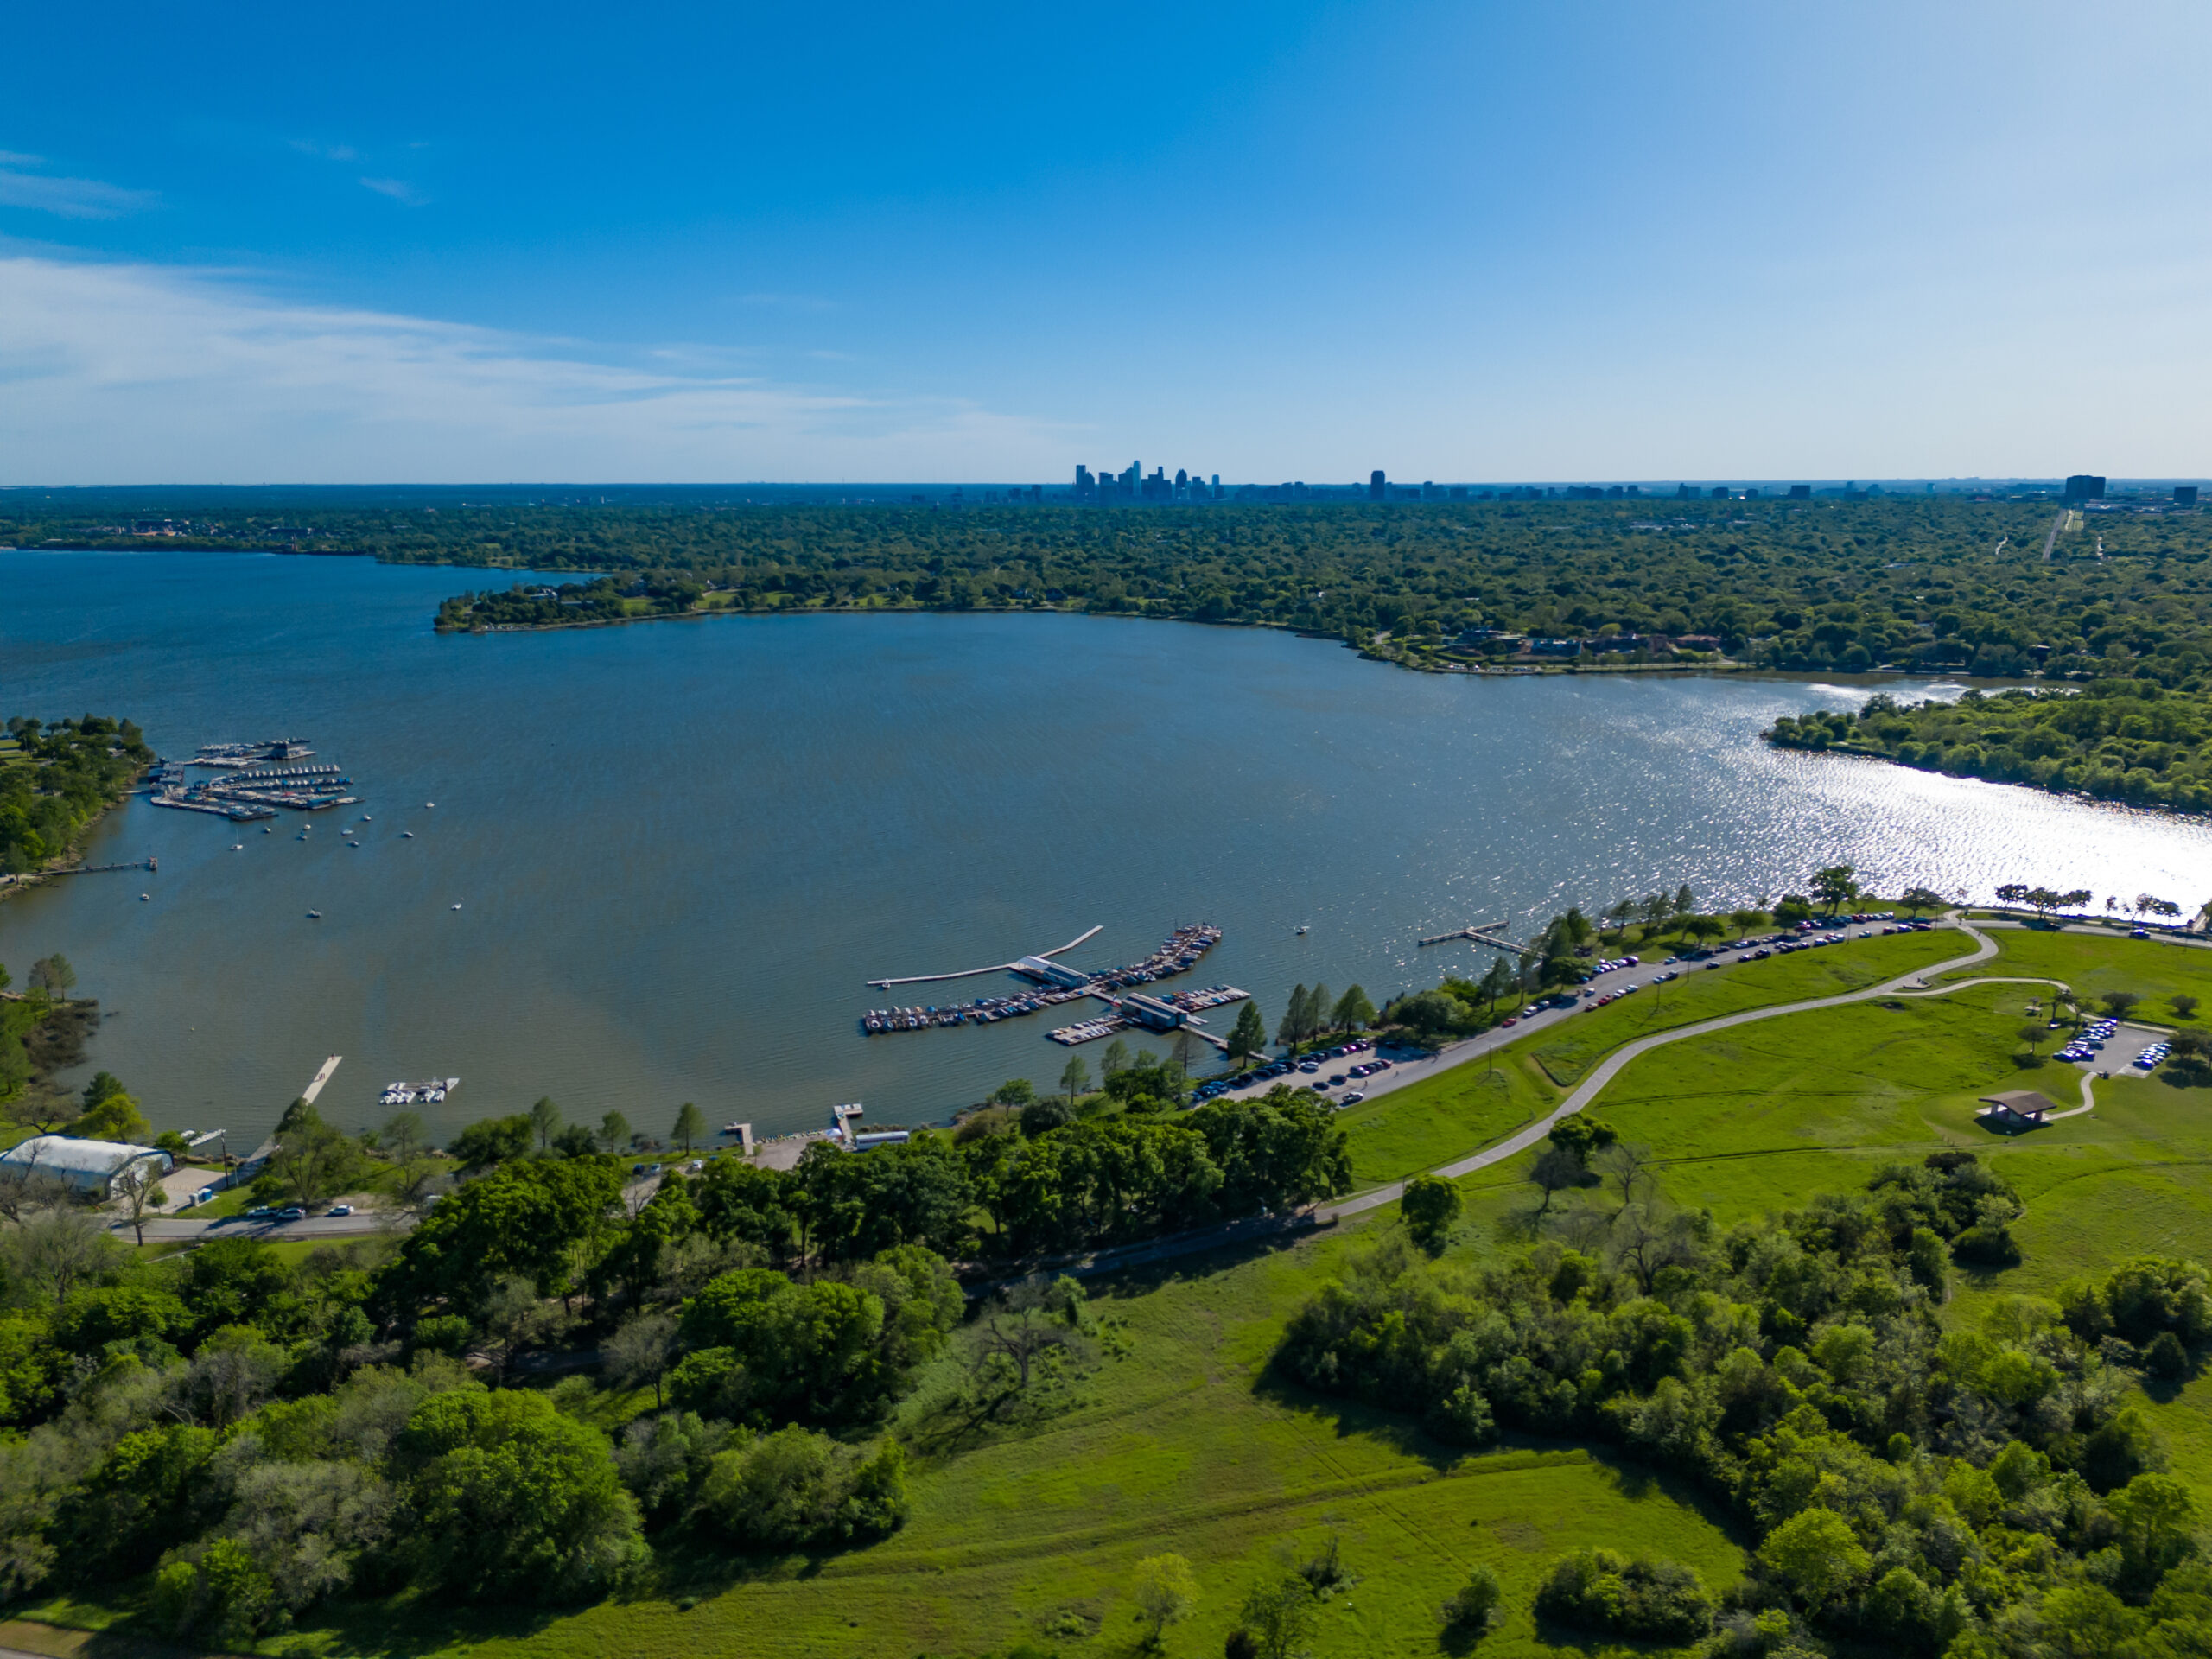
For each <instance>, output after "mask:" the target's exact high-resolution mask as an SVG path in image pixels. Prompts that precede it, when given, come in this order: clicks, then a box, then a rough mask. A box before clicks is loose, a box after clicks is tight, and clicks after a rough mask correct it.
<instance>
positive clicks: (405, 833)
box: [399, 829, 415, 841]
mask: <svg viewBox="0 0 2212 1659" xmlns="http://www.w3.org/2000/svg"><path fill="white" fill-rule="evenodd" d="M399 838H400V839H401V840H402V841H412V840H414V839H415V832H414V831H413V830H412V829H403V830H401V831H400V832H399Z"/></svg>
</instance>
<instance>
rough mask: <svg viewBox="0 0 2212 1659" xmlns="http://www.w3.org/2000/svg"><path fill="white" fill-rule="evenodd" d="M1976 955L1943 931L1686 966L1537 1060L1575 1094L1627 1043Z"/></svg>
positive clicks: (1592, 1019)
mask: <svg viewBox="0 0 2212 1659" xmlns="http://www.w3.org/2000/svg"><path fill="white" fill-rule="evenodd" d="M1972 950H1974V942H1973V941H1972V940H1971V939H1969V938H1967V936H1966V935H1965V934H1963V933H1961V932H1959V931H1956V930H1955V929H1952V928H1938V929H1936V930H1935V931H1932V932H1928V933H1894V934H1890V935H1887V936H1881V935H1878V936H1876V937H1875V938H1871V939H1853V941H1851V942H1850V943H1849V944H1834V945H1827V946H1824V947H1822V948H1821V949H1820V950H1800V951H1796V952H1794V953H1793V954H1791V955H1789V956H1786V957H1769V958H1768V959H1767V960H1766V961H1764V962H1748V963H1740V964H1731V965H1730V966H1728V967H1726V968H1722V969H1718V970H1717V971H1712V972H1708V971H1707V969H1706V965H1705V964H1704V963H1684V964H1683V965H1682V976H1681V979H1679V980H1677V981H1675V982H1674V983H1673V984H1671V985H1661V986H1655V987H1652V988H1649V990H1642V991H1638V992H1637V993H1636V995H1633V996H1629V997H1624V998H1622V999H1621V1001H1618V1002H1615V1003H1613V1004H1612V1005H1611V1006H1610V1007H1603V1008H1599V1009H1598V1010H1597V1011H1596V1012H1595V1013H1594V1014H1577V1015H1576V1016H1575V1017H1574V1018H1573V1020H1571V1021H1569V1022H1568V1024H1567V1026H1566V1027H1564V1028H1563V1029H1561V1030H1559V1031H1557V1032H1555V1033H1552V1034H1551V1035H1550V1037H1549V1038H1548V1040H1546V1041H1544V1042H1542V1043H1540V1044H1538V1045H1537V1046H1536V1048H1535V1051H1534V1053H1535V1060H1536V1063H1537V1064H1538V1065H1541V1066H1542V1067H1543V1069H1544V1071H1545V1072H1546V1074H1547V1075H1548V1076H1549V1077H1551V1079H1552V1080H1553V1081H1554V1082H1555V1083H1559V1084H1565V1085H1567V1087H1570V1088H1571V1087H1573V1085H1574V1084H1577V1083H1580V1081H1581V1080H1582V1078H1583V1077H1584V1076H1585V1075H1586V1074H1587V1073H1588V1071H1589V1070H1590V1068H1591V1067H1592V1066H1593V1065H1596V1064H1597V1063H1598V1062H1599V1060H1600V1059H1602V1058H1605V1056H1606V1055H1608V1054H1610V1053H1611V1052H1613V1050H1615V1049H1617V1048H1618V1047H1619V1046H1621V1045H1622V1044H1624V1043H1628V1042H1633V1041H1635V1040H1636V1039H1637V1038H1639V1037H1648V1036H1649V1035H1650V1034H1651V1033H1653V1032H1655V1031H1671V1030H1674V1029H1675V1027H1681V1026H1694V1025H1695V1024H1697V1023H1698V1021H1699V1020H1711V1019H1714V1018H1716V1017H1718V1016H1719V1015H1721V1014H1737V1013H1739V1012H1741V1011H1742V1010H1743V1009H1745V1008H1757V1007H1770V1006H1771V1005H1773V1004H1775V1003H1777V1002H1801V1001H1812V1000H1814V999H1815V998H1817V997H1823V996H1840V995H1844V994H1846V993H1847V992H1850V991H1861V990H1864V989H1866V987H1868V986H1869V985H1879V984H1882V983H1884V982H1885V981H1888V980H1892V979H1896V978H1897V977H1899V976H1902V975H1904V974H1910V973H1916V972H1917V971H1918V970H1920V969H1923V968H1927V967H1930V966H1932V965H1934V964H1935V963H1939V962H1948V961H1950V960H1951V959H1953V958H1954V957H1963V956H1966V955H1967V954H1968V953H1969V952H1970V951H1972Z"/></svg>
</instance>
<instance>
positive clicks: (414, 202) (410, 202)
mask: <svg viewBox="0 0 2212 1659" xmlns="http://www.w3.org/2000/svg"><path fill="white" fill-rule="evenodd" d="M361 184H362V187H363V188H365V189H369V190H373V191H375V192H376V193H377V194H378V195H380V196H390V197H391V199H392V200H394V201H396V202H398V203H399V204H400V205H401V206H403V207H422V206H423V204H424V203H425V202H427V201H429V197H428V196H426V195H423V194H421V193H420V192H419V191H417V190H416V188H415V187H414V186H413V185H411V184H410V183H408V182H407V181H406V180H404V179H363V180H362V181H361Z"/></svg>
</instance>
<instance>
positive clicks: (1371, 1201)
mask: <svg viewBox="0 0 2212 1659" xmlns="http://www.w3.org/2000/svg"><path fill="white" fill-rule="evenodd" d="M1955 925H1956V926H1957V927H1958V928H1959V929H1960V930H1961V931H1962V932H1965V933H1967V934H1968V935H1969V936H1971V937H1972V938H1974V941H1975V945H1974V950H1973V952H1972V953H1971V954H1970V955H1967V956H1963V957H1953V958H1952V959H1951V960H1950V961H1948V962H1939V963H1934V964H1932V965H1931V966H1929V967H1926V968H1921V969H1915V970H1914V971H1913V972H1911V973H1910V974H1906V975H1904V976H1901V977H1899V978H1897V979H1893V980H1890V981H1889V982H1886V983H1885V984H1880V985H1875V986H1870V987H1869V988H1867V989H1866V990H1863V991H1846V992H1844V993H1842V994H1841V995H1836V996H1821V997H1815V998H1813V999H1811V1000H1810V1001H1803V1002H1782V1003H1777V1004H1776V1005H1775V1006H1774V1007H1768V1008H1746V1009H1745V1010H1744V1011H1743V1012H1741V1013H1740V1014H1721V1015H1719V1017H1718V1018H1715V1019H1712V1020H1700V1021H1699V1022H1698V1023H1697V1024H1696V1025H1694V1026H1683V1027H1679V1028H1678V1029H1676V1030H1674V1031H1662V1032H1656V1033H1653V1034H1652V1035H1650V1036H1649V1037H1639V1038H1637V1039H1636V1041H1634V1042H1632V1043H1625V1044H1624V1045H1622V1046H1620V1047H1618V1048H1617V1049H1615V1050H1614V1051H1613V1052H1611V1054H1608V1055H1607V1056H1606V1057H1605V1058H1604V1059H1603V1060H1601V1061H1599V1064H1598V1065H1597V1067H1596V1069H1595V1070H1593V1071H1592V1072H1591V1073H1590V1075H1589V1076H1588V1077H1585V1078H1584V1079H1583V1080H1582V1082H1581V1084H1580V1085H1579V1086H1577V1088H1576V1089H1575V1090H1574V1092H1573V1094H1571V1095H1569V1096H1567V1098H1566V1099H1565V1100H1563V1101H1561V1102H1560V1103H1559V1105H1558V1106H1557V1107H1556V1108H1555V1109H1554V1110H1553V1111H1552V1113H1551V1114H1550V1116H1547V1117H1541V1118H1539V1119H1538V1120H1537V1121H1536V1122H1534V1123H1531V1124H1529V1126H1528V1127H1527V1128H1524V1129H1522V1130H1519V1131H1518V1132H1516V1134H1514V1135H1510V1136H1509V1137H1508V1138H1507V1139H1505V1140H1503V1141H1499V1142H1498V1143H1497V1145H1496V1146H1492V1147H1484V1148H1483V1150H1481V1151H1480V1152H1478V1153H1474V1154H1471V1155H1470V1156H1468V1157H1465V1158H1461V1159H1459V1160H1457V1161H1455V1162H1452V1163H1449V1164H1444V1165H1440V1166H1438V1167H1437V1168H1435V1169H1433V1170H1429V1171H1427V1173H1429V1174H1431V1175H1440V1176H1442V1177H1443V1178H1444V1179H1446V1180H1456V1179H1459V1177H1460V1176H1462V1175H1471V1174H1473V1173H1475V1171H1477V1170H1478V1169H1487V1168H1488V1167H1489V1166H1491V1165H1492V1164H1496V1163H1502V1162H1503V1161H1504V1160H1506V1159H1508V1158H1511V1157H1513V1156H1515V1155H1516V1154H1520V1153H1523V1152H1526V1151H1527V1150H1528V1149H1529V1147H1533V1146H1535V1144H1536V1142H1538V1141H1541V1140H1542V1139H1543V1138H1544V1137H1545V1136H1546V1135H1549V1134H1550V1133H1551V1132H1552V1126H1553V1125H1554V1124H1555V1123H1557V1122H1559V1121H1560V1119H1561V1118H1563V1117H1565V1116H1567V1114H1569V1113H1570V1112H1579V1111H1580V1110H1582V1109H1584V1108H1585V1107H1586V1106H1587V1105H1589V1103H1591V1102H1592V1101H1593V1100H1595V1099H1596V1098H1597V1097H1598V1096H1599V1095H1600V1094H1601V1093H1603V1092H1604V1090H1605V1085H1606V1084H1609V1083H1611V1081H1612V1080H1613V1079H1614V1078H1615V1077H1618V1076H1620V1074H1621V1073H1622V1071H1624V1070H1625V1069H1626V1068H1627V1067H1628V1066H1629V1065H1630V1063H1631V1062H1633V1061H1635V1060H1636V1059H1637V1058H1640V1057H1642V1056H1643V1055H1645V1054H1649V1052H1651V1051H1652V1050H1653V1049H1655V1048H1663V1047H1665V1046H1667V1045H1668V1044H1669V1043H1679V1042H1682V1041H1684V1040H1686V1039H1689V1038H1692V1037H1707V1036H1710V1035H1712V1033H1714V1032H1716V1031H1727V1030H1729V1029H1731V1028H1732V1027H1737V1026H1748V1025H1751V1024H1753V1023H1755V1022H1757V1021H1758V1020H1776V1019H1779V1018H1781V1017H1782V1016H1783V1015H1784V1014H1809V1013H1811V1012H1812V1011H1813V1010H1815V1009H1816V1008H1836V1007H1843V1006H1844V1005H1845V1004H1846V1003H1849V1002H1866V1001H1872V999H1873V998H1875V997H1878V996H1948V995H1950V994H1951V993H1952V992H1953V991H1963V990H1967V989H1970V988H1973V987H1974V986H1976V985H2056V984H2058V983H2059V982H2058V981H2056V980H2054V979H2044V978H2042V977H2040V976H2027V975H2021V976H2013V975H1995V976H1985V977H1981V978H1976V979H1964V980H1960V981H1958V982H1956V983H1955V984H1950V985H1938V986H1933V987H1931V986H1929V983H1928V979H1929V976H1930V975H1932V974H1948V973H1955V972H1956V971H1957V970H1958V969H1961V968H1971V967H1973V966H1974V963H1978V962H1986V961H1988V960H1989V959H1990V957H1993V956H1995V955H1996V954H1997V951H1998V944H1997V941H1996V940H1995V939H1993V938H1990V937H1989V935H1988V934H1986V933H1985V932H1983V931H1981V930H1980V928H1978V927H1975V926H1974V925H1973V924H1972V923H1970V922H1967V921H1965V920H1960V921H1959V922H1957V923H1956V924H1955ZM2095 1104H2096V1102H2095V1099H2094V1096H2091V1094H2090V1092H2089V1079H2088V1077H2086V1076H2085V1077H2082V1105H2081V1106H2080V1107H2078V1108H2076V1109H2074V1110H2072V1111H2066V1112H2060V1113H2056V1114H2054V1115H2053V1116H2057V1117H2074V1116H2079V1115H2080V1113H2082V1112H2086V1111H2088V1110H2089V1109H2091V1108H2092V1107H2094V1105H2095ZM1405 1191H1406V1184H1405V1182H1403V1181H1393V1182H1392V1183H1391V1184H1390V1185H1388V1186H1378V1187H1376V1188H1375V1189H1374V1190H1373V1191H1371V1192H1362V1193H1360V1194H1359V1195H1358V1196H1357V1197H1356V1198H1346V1199H1344V1202H1342V1203H1341V1204H1334V1205H1322V1206H1320V1207H1319V1208H1317V1209H1316V1210H1314V1211H1313V1217H1314V1219H1315V1220H1316V1221H1322V1222H1328V1221H1335V1220H1338V1219H1339V1218H1340V1217H1345V1216H1357V1215H1361V1214H1363V1213H1364V1212H1365V1211H1370V1210H1374V1209H1378V1208H1380V1207H1381V1206H1382V1205H1386V1204H1395V1202H1396V1201H1397V1200H1398V1199H1399V1198H1403V1197H1404V1196H1405Z"/></svg>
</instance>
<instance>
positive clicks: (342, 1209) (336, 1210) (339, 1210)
mask: <svg viewBox="0 0 2212 1659" xmlns="http://www.w3.org/2000/svg"><path fill="white" fill-rule="evenodd" d="M323 1213H324V1214H325V1215H327V1216H350V1215H352V1214H353V1205H350V1204H334V1205H331V1206H330V1208H329V1209H327V1210H326V1211H323Z"/></svg>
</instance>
